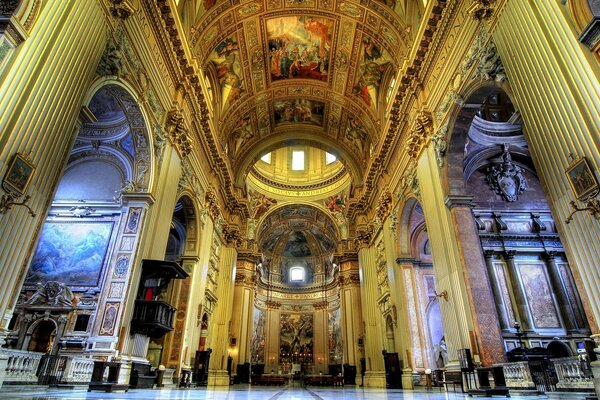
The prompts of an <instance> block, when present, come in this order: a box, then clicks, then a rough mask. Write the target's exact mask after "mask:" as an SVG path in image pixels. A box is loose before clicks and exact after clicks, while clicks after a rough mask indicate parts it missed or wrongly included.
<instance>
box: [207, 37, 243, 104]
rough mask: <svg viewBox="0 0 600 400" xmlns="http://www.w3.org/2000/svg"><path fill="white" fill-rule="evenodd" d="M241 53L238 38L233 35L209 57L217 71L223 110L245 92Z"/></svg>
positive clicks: (221, 43)
mask: <svg viewBox="0 0 600 400" xmlns="http://www.w3.org/2000/svg"><path fill="white" fill-rule="evenodd" d="M239 53H240V48H239V46H238V42H237V36H236V35H233V36H231V37H229V38H227V39H225V40H223V41H222V42H220V43H219V44H218V45H217V47H216V48H215V49H214V51H213V52H212V53H211V54H210V56H209V59H210V63H211V64H212V65H213V67H214V68H215V71H216V76H217V81H218V82H217V83H218V84H219V88H220V94H221V107H222V109H225V108H226V107H227V106H228V105H229V104H231V102H232V101H235V100H236V99H238V98H239V97H240V94H241V93H242V92H244V90H245V85H244V79H243V73H242V65H241V63H240V55H239Z"/></svg>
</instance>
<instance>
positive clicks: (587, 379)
mask: <svg viewBox="0 0 600 400" xmlns="http://www.w3.org/2000/svg"><path fill="white" fill-rule="evenodd" d="M552 363H553V364H554V368H555V370H556V375H557V376H558V383H557V384H556V388H557V389H558V390H590V391H592V390H594V377H593V375H592V371H591V369H589V366H587V364H582V361H581V360H580V359H579V358H578V357H566V358H555V359H553V360H552Z"/></svg>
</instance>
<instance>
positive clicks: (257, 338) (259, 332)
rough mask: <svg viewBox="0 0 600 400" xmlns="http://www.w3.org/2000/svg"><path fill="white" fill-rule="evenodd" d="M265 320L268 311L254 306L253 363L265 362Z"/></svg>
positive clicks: (251, 347)
mask: <svg viewBox="0 0 600 400" xmlns="http://www.w3.org/2000/svg"><path fill="white" fill-rule="evenodd" d="M265 320H266V313H265V312H264V311H263V310H261V309H258V308H256V307H254V323H253V327H254V329H253V331H252V342H251V343H250V352H251V357H252V364H264V363H265Z"/></svg>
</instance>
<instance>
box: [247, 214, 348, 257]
mask: <svg viewBox="0 0 600 400" xmlns="http://www.w3.org/2000/svg"><path fill="white" fill-rule="evenodd" d="M337 242H338V233H337V230H336V228H335V226H334V224H333V221H332V220H331V218H330V217H328V216H327V215H326V214H325V213H324V212H323V211H322V210H319V209H317V208H315V207H310V206H303V205H288V206H285V207H282V208H280V209H278V210H274V211H273V212H271V213H270V214H269V215H267V216H266V217H265V219H264V221H263V222H262V223H261V225H260V228H259V233H258V244H259V248H260V249H261V251H262V252H263V253H264V254H274V253H277V254H281V255H283V256H286V257H308V256H311V255H316V254H315V253H318V254H331V253H333V252H335V251H336V246H337Z"/></svg>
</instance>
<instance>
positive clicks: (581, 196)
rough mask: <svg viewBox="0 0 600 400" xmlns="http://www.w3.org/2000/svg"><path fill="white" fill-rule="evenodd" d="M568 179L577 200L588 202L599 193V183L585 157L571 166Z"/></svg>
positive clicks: (568, 170)
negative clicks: (591, 196) (587, 200)
mask: <svg viewBox="0 0 600 400" xmlns="http://www.w3.org/2000/svg"><path fill="white" fill-rule="evenodd" d="M567 178H568V179H569V183H570V184H571V189H572V190H573V193H575V197H576V198H577V200H586V199H587V198H588V197H590V195H593V194H596V193H597V192H598V181H597V180H596V177H595V176H594V173H593V172H592V169H591V168H590V165H589V164H588V162H587V159H586V158H585V157H581V158H578V159H576V160H575V161H574V162H573V163H572V164H571V165H570V166H569V168H568V169H567Z"/></svg>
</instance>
